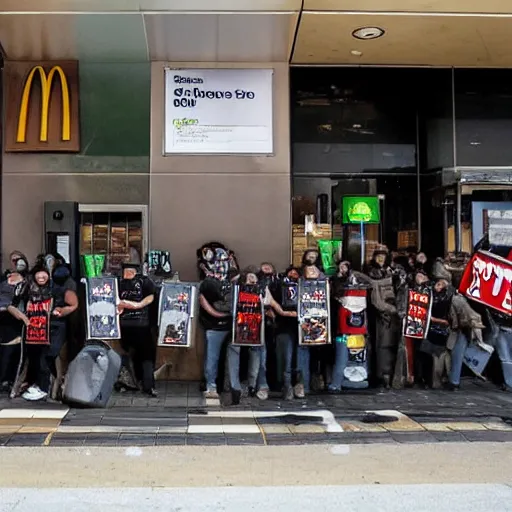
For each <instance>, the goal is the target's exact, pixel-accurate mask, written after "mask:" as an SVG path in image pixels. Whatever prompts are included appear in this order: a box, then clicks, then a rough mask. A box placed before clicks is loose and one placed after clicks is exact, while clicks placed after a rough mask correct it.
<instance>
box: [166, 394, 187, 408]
mask: <svg viewBox="0 0 512 512" xmlns="http://www.w3.org/2000/svg"><path fill="white" fill-rule="evenodd" d="M164 404H165V407H187V406H188V398H187V397H186V396H183V397H167V398H166V399H165V401H164Z"/></svg>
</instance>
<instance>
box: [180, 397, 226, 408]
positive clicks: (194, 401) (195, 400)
mask: <svg viewBox="0 0 512 512" xmlns="http://www.w3.org/2000/svg"><path fill="white" fill-rule="evenodd" d="M217 402H219V401H218V400H217ZM206 405H207V403H206V398H204V397H202V396H199V397H188V399H187V407H206Z"/></svg>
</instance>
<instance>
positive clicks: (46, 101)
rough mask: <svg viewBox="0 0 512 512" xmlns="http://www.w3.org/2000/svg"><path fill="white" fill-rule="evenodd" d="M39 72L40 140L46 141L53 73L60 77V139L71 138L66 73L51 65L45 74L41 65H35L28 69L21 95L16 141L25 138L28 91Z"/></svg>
mask: <svg viewBox="0 0 512 512" xmlns="http://www.w3.org/2000/svg"><path fill="white" fill-rule="evenodd" d="M37 73H39V78H40V80H41V128H40V132H39V140H40V142H48V112H49V109H50V99H51V94H52V82H53V79H54V77H55V75H57V76H58V78H59V79H60V88H61V93H62V141H69V140H71V112H70V104H69V86H68V81H67V78H66V75H65V73H64V71H63V70H62V68H61V67H60V66H53V67H52V68H51V70H50V72H49V73H48V75H47V74H46V72H45V70H44V68H43V67H42V66H35V67H33V68H32V70H31V71H30V73H29V75H28V77H27V80H26V82H25V86H24V87H23V95H22V97H21V106H20V113H19V117H18V129H17V132H16V142H17V143H23V142H26V140H27V116H28V105H29V100H30V93H31V90H32V83H33V81H34V76H35V75H36V74H37Z"/></svg>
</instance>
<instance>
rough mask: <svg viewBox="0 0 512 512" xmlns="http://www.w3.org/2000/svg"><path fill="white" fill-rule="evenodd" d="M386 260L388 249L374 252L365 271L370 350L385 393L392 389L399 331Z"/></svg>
mask: <svg viewBox="0 0 512 512" xmlns="http://www.w3.org/2000/svg"><path fill="white" fill-rule="evenodd" d="M388 259H389V251H388V249H387V247H386V246H380V247H378V248H377V249H376V250H375V251H374V253H373V256H372V260H371V262H370V263H369V265H368V266H367V267H366V274H367V275H368V277H369V278H370V279H371V280H372V292H371V303H372V306H373V310H374V317H375V319H374V326H375V328H374V336H373V346H374V356H375V366H376V378H377V380H378V382H379V383H380V384H381V385H382V386H383V387H384V388H386V389H388V388H389V387H390V386H391V382H392V380H393V373H394V370H395V364H396V357H397V350H398V337H399V331H400V323H399V319H398V314H397V307H396V295H395V288H394V282H393V275H394V274H393V269H392V268H391V267H390V265H389V263H388ZM372 327H373V326H372Z"/></svg>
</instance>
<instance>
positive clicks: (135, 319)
mask: <svg viewBox="0 0 512 512" xmlns="http://www.w3.org/2000/svg"><path fill="white" fill-rule="evenodd" d="M122 270H123V275H122V278H121V279H120V281H119V299H120V302H119V304H118V311H119V314H120V315H121V317H120V323H121V347H122V349H123V350H124V351H125V352H126V353H127V354H130V355H131V357H132V358H133V364H134V370H135V376H136V378H137V380H139V381H140V382H141V385H142V391H143V392H144V393H146V394H148V395H150V396H153V397H156V396H157V393H156V390H155V382H154V371H155V350H156V346H155V342H154V340H153V338H152V335H151V327H150V323H149V306H150V304H152V303H153V301H154V299H155V285H154V284H153V282H152V281H151V280H150V279H148V278H147V277H145V276H142V275H141V273H140V266H139V265H137V264H133V263H126V264H123V268H122Z"/></svg>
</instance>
